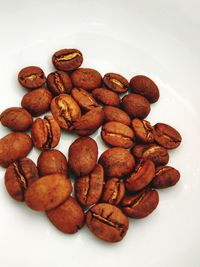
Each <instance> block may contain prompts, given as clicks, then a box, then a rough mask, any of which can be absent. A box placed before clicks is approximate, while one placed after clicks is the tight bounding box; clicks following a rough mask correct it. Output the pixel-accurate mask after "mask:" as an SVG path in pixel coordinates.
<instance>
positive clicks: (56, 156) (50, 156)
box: [37, 149, 67, 176]
mask: <svg viewBox="0 0 200 267" xmlns="http://www.w3.org/2000/svg"><path fill="white" fill-rule="evenodd" d="M37 167H38V171H39V175H40V176H45V175H49V174H53V173H62V174H65V175H66V174H67V159H66V157H65V155H64V154H63V153H62V152H60V151H59V150H56V149H53V150H45V151H43V152H42V153H41V154H40V156H39V158H38V160H37Z"/></svg>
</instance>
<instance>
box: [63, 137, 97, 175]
mask: <svg viewBox="0 0 200 267" xmlns="http://www.w3.org/2000/svg"><path fill="white" fill-rule="evenodd" d="M97 157H98V147H97V144H96V142H95V140H93V139H92V138H90V137H80V138H78V139H76V140H75V141H74V142H73V143H72V144H71V145H70V147H69V161H68V163H69V167H70V169H71V170H72V171H73V172H74V173H75V174H76V176H78V177H79V176H84V175H88V174H89V173H90V172H91V171H92V170H93V169H94V167H95V165H96V161H97Z"/></svg>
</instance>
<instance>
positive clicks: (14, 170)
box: [5, 158, 39, 201]
mask: <svg viewBox="0 0 200 267" xmlns="http://www.w3.org/2000/svg"><path fill="white" fill-rule="evenodd" d="M38 177H39V176H38V171H37V167H36V165H35V163H34V162H33V161H32V160H31V159H28V158H22V159H19V160H17V161H15V162H13V163H11V164H10V165H9V167H8V169H7V170H6V173H5V186H6V189H7V191H8V193H9V195H10V196H11V197H12V198H14V199H15V200H17V201H24V193H25V191H26V189H27V188H28V186H29V185H30V184H31V183H32V182H34V181H36V180H37V179H38Z"/></svg>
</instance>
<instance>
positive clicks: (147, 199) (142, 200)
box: [122, 188, 159, 219]
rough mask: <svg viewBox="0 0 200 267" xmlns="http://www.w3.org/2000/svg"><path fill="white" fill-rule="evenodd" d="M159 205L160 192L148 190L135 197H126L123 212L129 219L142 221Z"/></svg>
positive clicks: (136, 194) (123, 202)
mask: <svg viewBox="0 0 200 267" xmlns="http://www.w3.org/2000/svg"><path fill="white" fill-rule="evenodd" d="M158 203H159V195H158V192H157V191H156V190H153V189H150V188H148V189H145V190H144V191H142V192H139V193H135V194H134V195H131V196H126V197H125V198H124V199H123V201H122V210H123V212H124V213H125V214H126V215H127V216H128V217H131V218H135V219H142V218H144V217H146V216H148V215H149V214H150V213H152V212H153V211H154V210H155V209H156V207H157V206H158Z"/></svg>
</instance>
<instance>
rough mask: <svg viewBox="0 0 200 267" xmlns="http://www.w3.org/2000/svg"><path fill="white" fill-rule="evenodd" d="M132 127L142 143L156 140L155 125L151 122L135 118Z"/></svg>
mask: <svg viewBox="0 0 200 267" xmlns="http://www.w3.org/2000/svg"><path fill="white" fill-rule="evenodd" d="M132 127H133V130H134V132H135V135H136V138H137V140H138V141H140V142H142V143H152V142H153V141H154V135H153V127H152V126H151V124H150V122H148V121H146V120H139V119H137V118H135V119H133V120H132Z"/></svg>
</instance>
